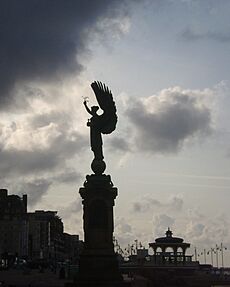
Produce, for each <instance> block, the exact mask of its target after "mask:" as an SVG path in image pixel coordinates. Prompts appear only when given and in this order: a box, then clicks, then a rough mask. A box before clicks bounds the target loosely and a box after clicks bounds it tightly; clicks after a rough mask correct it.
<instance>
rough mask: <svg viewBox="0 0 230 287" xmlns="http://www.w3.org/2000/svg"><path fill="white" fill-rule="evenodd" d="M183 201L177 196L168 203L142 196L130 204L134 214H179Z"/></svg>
mask: <svg viewBox="0 0 230 287" xmlns="http://www.w3.org/2000/svg"><path fill="white" fill-rule="evenodd" d="M183 204H184V201H183V199H182V198H181V197H179V196H173V197H171V199H169V201H168V202H161V201H159V200H157V199H154V198H152V197H151V196H148V195H146V196H143V197H142V198H140V199H139V200H138V201H134V202H133V203H132V210H133V211H134V212H135V213H145V212H149V211H153V212H158V211H159V210H161V211H163V210H164V211H165V212H166V211H167V212H168V213H172V212H180V211H181V210H182V208H183Z"/></svg>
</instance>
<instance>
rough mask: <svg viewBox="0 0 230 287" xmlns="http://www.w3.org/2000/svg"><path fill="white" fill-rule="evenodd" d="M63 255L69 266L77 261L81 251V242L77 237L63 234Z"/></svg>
mask: <svg viewBox="0 0 230 287" xmlns="http://www.w3.org/2000/svg"><path fill="white" fill-rule="evenodd" d="M63 237H64V254H65V260H66V261H69V262H70V263H71V264H76V263H78V261H79V255H80V253H81V251H82V250H83V242H82V240H79V235H72V234H69V233H64V234H63Z"/></svg>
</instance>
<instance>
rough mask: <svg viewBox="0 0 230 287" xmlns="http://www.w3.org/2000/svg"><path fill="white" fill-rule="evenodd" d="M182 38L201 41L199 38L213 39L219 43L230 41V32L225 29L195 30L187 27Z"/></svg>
mask: <svg viewBox="0 0 230 287" xmlns="http://www.w3.org/2000/svg"><path fill="white" fill-rule="evenodd" d="M181 38H182V39H183V40H185V41H199V40H211V41H215V42H219V43H228V42H230V33H229V32H228V31H227V32H223V31H204V32H200V31H195V30H194V29H192V28H186V29H185V30H184V31H183V32H182V33H181Z"/></svg>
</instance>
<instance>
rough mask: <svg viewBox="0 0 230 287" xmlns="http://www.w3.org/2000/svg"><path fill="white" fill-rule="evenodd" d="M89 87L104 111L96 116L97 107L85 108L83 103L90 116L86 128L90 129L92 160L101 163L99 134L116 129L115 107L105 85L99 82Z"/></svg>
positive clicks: (100, 137) (101, 152)
mask: <svg viewBox="0 0 230 287" xmlns="http://www.w3.org/2000/svg"><path fill="white" fill-rule="evenodd" d="M91 87H92V89H93V91H94V93H95V96H96V99H97V102H98V104H99V106H100V108H101V109H102V110H103V111H104V113H103V114H102V115H98V114H97V111H98V109H99V107H98V106H92V107H91V109H89V107H88V106H87V101H86V100H85V101H84V105H85V108H86V110H87V112H88V113H89V114H90V115H91V116H92V117H91V118H90V120H88V123H87V126H89V127H90V144H91V149H92V151H93V153H94V160H96V161H103V158H104V156H103V150H102V144H103V143H102V136H101V134H102V133H103V134H110V133H112V132H113V131H114V130H115V128H116V123H117V115H116V106H115V103H114V101H113V96H112V93H111V91H110V90H109V89H108V87H107V86H105V84H102V83H101V82H93V83H92V84H91Z"/></svg>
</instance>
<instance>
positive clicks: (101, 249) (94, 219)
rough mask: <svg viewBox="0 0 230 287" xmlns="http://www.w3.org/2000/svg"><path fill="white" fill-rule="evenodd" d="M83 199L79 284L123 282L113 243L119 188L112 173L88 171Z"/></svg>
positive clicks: (114, 283)
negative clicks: (82, 238)
mask: <svg viewBox="0 0 230 287" xmlns="http://www.w3.org/2000/svg"><path fill="white" fill-rule="evenodd" d="M79 192H80V195H81V197H82V199H83V201H82V203H83V221H84V242H85V243H84V251H83V253H82V254H81V256H80V262H79V274H78V278H77V282H76V283H77V285H76V286H88V287H93V286H108V287H110V286H111V287H112V286H117V287H118V286H123V279H122V276H121V273H120V271H119V268H118V261H117V258H116V255H115V253H114V246H113V230H114V221H113V206H114V200H115V198H116V196H117V188H115V187H113V184H112V182H111V178H110V176H109V175H104V174H103V175H96V174H93V175H87V176H86V181H85V183H84V187H82V188H80V190H79Z"/></svg>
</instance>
